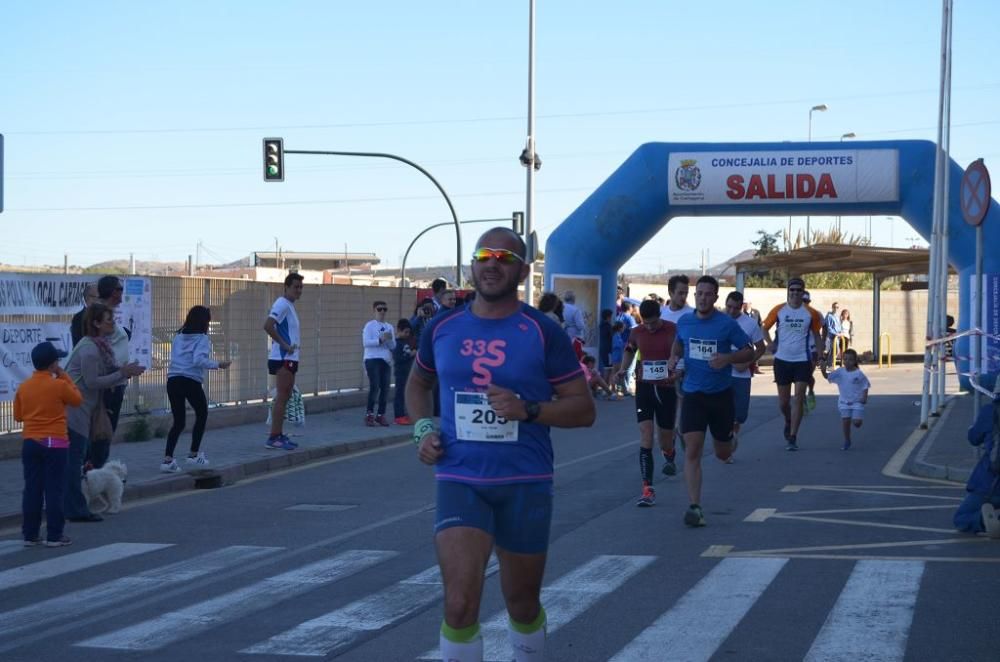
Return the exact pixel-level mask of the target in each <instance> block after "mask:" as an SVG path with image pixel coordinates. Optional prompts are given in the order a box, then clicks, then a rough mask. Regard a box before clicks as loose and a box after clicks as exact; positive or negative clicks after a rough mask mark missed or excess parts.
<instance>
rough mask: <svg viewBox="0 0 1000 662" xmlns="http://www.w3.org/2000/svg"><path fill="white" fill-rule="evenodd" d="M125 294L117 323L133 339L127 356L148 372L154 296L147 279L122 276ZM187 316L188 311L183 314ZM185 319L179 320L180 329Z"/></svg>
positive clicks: (150, 357)
mask: <svg viewBox="0 0 1000 662" xmlns="http://www.w3.org/2000/svg"><path fill="white" fill-rule="evenodd" d="M122 281H123V283H124V285H125V291H124V292H122V302H121V305H120V306H118V308H116V309H115V322H117V323H118V324H119V325H120V326H121V327H122V328H124V329H127V330H128V331H129V334H130V336H131V339H130V340H129V343H128V355H129V359H130V360H132V361H138V362H139V365H141V366H142V367H144V368H146V369H147V370H148V369H149V368H150V367H152V358H153V357H152V350H153V297H152V291H151V286H150V281H149V279H148V278H139V277H137V276H122ZM184 312H185V313H186V312H187V311H184ZM183 321H184V320H183V319H182V318H178V320H177V328H180V326H181V323H182V322H183Z"/></svg>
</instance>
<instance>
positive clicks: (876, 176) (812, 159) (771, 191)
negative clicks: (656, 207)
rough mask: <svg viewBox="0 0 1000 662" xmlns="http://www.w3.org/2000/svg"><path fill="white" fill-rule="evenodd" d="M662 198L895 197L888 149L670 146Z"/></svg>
mask: <svg viewBox="0 0 1000 662" xmlns="http://www.w3.org/2000/svg"><path fill="white" fill-rule="evenodd" d="M668 167H669V175H670V186H669V189H668V190H669V193H668V202H669V203H670V204H674V205H746V204H751V205H766V204H790V205H794V204H814V203H833V204H838V203H839V204H849V203H865V202H896V201H898V200H899V152H898V151H897V150H894V149H864V150H850V149H842V150H840V149H838V150H830V149H823V150H815V151H811V150H810V151H806V150H798V151H775V152H756V151H747V152H689V153H684V152H674V153H671V154H670V158H669V163H668Z"/></svg>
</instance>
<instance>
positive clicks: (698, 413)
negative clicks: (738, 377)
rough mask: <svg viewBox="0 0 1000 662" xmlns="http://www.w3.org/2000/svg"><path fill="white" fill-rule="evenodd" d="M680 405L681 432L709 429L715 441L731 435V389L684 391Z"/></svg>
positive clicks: (727, 438) (726, 438)
mask: <svg viewBox="0 0 1000 662" xmlns="http://www.w3.org/2000/svg"><path fill="white" fill-rule="evenodd" d="M682 402H683V404H682V405H681V433H683V434H687V433H688V432H705V430H710V431H711V432H712V437H714V438H715V440H716V441H730V440H731V439H732V436H733V419H734V416H733V391H732V389H728V388H727V389H726V390H724V391H719V392H718V393H702V392H701V391H695V392H694V393H685V394H684V400H683V401H682Z"/></svg>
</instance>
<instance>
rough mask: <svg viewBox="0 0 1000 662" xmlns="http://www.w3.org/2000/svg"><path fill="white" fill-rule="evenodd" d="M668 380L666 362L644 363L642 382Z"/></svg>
mask: <svg viewBox="0 0 1000 662" xmlns="http://www.w3.org/2000/svg"><path fill="white" fill-rule="evenodd" d="M666 378H667V362H666V361H643V362H642V380H643V381H646V382H656V381H660V380H661V379H666Z"/></svg>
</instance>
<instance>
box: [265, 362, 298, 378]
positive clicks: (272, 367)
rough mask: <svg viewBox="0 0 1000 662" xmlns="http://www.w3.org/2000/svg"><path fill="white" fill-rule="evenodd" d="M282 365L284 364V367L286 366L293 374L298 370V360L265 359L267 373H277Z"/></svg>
mask: <svg viewBox="0 0 1000 662" xmlns="http://www.w3.org/2000/svg"><path fill="white" fill-rule="evenodd" d="M282 366H284V367H285V368H287V369H288V372H290V373H292V374H293V375H294V374H295V373H297V372H298V371H299V362H298V361H282V360H280V359H268V360H267V372H268V374H271V375H276V374H278V371H279V370H281V367H282Z"/></svg>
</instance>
